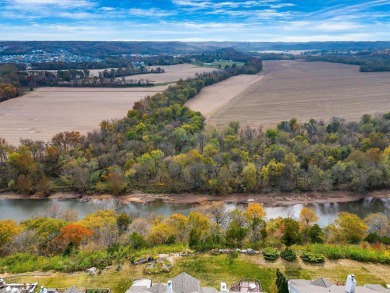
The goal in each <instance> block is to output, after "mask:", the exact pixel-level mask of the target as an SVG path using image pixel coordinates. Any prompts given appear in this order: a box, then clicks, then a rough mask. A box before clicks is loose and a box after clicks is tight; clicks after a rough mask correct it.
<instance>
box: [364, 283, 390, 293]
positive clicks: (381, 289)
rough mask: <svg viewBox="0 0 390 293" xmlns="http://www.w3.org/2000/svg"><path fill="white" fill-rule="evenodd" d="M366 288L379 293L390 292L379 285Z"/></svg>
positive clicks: (368, 285) (369, 285)
mask: <svg viewBox="0 0 390 293" xmlns="http://www.w3.org/2000/svg"><path fill="white" fill-rule="evenodd" d="M364 286H365V287H367V288H368V289H371V290H374V291H377V292H390V290H389V289H386V288H385V287H383V286H381V285H378V284H366V285H364Z"/></svg>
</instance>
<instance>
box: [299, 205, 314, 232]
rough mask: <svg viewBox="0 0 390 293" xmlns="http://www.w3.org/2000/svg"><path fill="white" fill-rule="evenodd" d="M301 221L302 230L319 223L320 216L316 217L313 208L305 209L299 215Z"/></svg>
mask: <svg viewBox="0 0 390 293" xmlns="http://www.w3.org/2000/svg"><path fill="white" fill-rule="evenodd" d="M299 219H300V222H301V226H302V228H305V227H308V226H311V225H312V224H314V223H316V222H317V221H318V216H317V215H316V212H315V210H314V209H312V208H307V207H304V208H303V209H302V210H301V213H300V214H299Z"/></svg>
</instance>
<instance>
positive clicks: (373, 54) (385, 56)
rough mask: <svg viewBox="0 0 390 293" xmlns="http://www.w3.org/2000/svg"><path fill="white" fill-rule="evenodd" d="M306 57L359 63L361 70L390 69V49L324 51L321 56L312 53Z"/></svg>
mask: <svg viewBox="0 0 390 293" xmlns="http://www.w3.org/2000/svg"><path fill="white" fill-rule="evenodd" d="M310 54H311V53H310V52H309V53H308V56H305V57H304V60H305V61H308V62H313V61H324V62H335V63H344V64H352V65H359V66H360V72H383V71H390V51H389V50H388V49H387V50H374V51H371V50H367V51H360V52H357V53H353V54H352V53H349V54H337V53H332V52H324V53H323V54H322V55H321V56H317V55H314V56H313V55H310Z"/></svg>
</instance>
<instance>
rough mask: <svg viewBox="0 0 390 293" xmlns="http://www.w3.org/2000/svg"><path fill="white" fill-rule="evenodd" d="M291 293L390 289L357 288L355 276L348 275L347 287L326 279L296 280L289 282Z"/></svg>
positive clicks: (382, 292) (383, 291) (356, 292)
mask: <svg viewBox="0 0 390 293" xmlns="http://www.w3.org/2000/svg"><path fill="white" fill-rule="evenodd" d="M288 290H289V292H290V293H312V292H315V293H325V292H326V293H379V292H380V293H390V290H389V289H386V288H384V287H383V286H381V285H378V284H366V285H363V286H357V282H356V279H355V276H354V275H352V274H351V275H348V276H347V280H346V282H345V285H337V284H334V283H332V282H331V281H329V280H327V279H325V278H319V279H317V280H314V281H308V280H302V279H295V280H289V282H288Z"/></svg>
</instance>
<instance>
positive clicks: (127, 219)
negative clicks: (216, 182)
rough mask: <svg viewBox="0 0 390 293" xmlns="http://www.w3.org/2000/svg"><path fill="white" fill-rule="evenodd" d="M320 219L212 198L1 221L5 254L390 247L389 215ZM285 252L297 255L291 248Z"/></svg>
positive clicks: (305, 212) (54, 210) (51, 211)
mask: <svg viewBox="0 0 390 293" xmlns="http://www.w3.org/2000/svg"><path fill="white" fill-rule="evenodd" d="M317 220H318V217H317V215H316V213H315V211H314V210H313V209H310V208H303V209H302V211H301V213H300V216H299V218H298V219H294V218H276V219H270V220H267V219H266V213H265V211H264V209H263V207H262V206H261V205H260V204H258V203H250V204H249V205H248V206H247V207H246V208H235V209H233V210H230V211H228V210H226V207H225V205H224V203H223V202H213V203H208V204H206V205H200V206H198V207H197V208H195V209H194V210H192V211H191V212H190V213H189V215H188V216H185V215H183V214H172V215H170V216H168V217H163V216H161V215H158V214H149V215H148V216H147V217H135V218H132V217H131V216H129V215H128V214H125V213H121V214H117V213H116V212H115V211H113V210H98V211H96V212H94V213H92V214H89V215H88V216H86V217H85V218H84V219H81V220H79V219H78V217H77V214H76V213H75V212H74V211H72V210H63V209H61V208H60V207H59V206H58V205H52V206H50V207H49V208H48V209H47V212H46V214H45V215H44V216H43V217H40V218H32V219H28V220H25V221H22V222H21V223H17V222H15V221H12V220H0V232H1V233H0V255H1V256H5V255H11V254H15V253H31V254H36V255H46V256H50V255H58V254H65V255H68V254H69V253H71V252H72V251H74V250H79V249H81V250H91V251H99V250H105V249H113V248H115V247H116V248H118V245H120V246H122V247H127V248H128V249H131V250H139V249H142V248H148V247H154V246H158V245H169V244H177V243H182V244H184V245H185V246H187V247H188V246H189V247H190V248H192V249H194V250H197V251H209V250H211V249H214V248H249V247H250V248H253V249H262V250H263V251H264V252H265V253H267V251H268V252H269V253H270V255H271V252H273V251H275V252H276V253H277V251H278V250H275V248H277V249H281V248H284V247H290V246H292V245H302V244H323V243H327V244H337V245H340V244H343V245H348V244H360V243H361V242H363V241H366V242H365V243H366V244H365V245H373V246H375V247H376V249H380V248H383V249H385V248H386V245H389V244H390V219H389V217H388V216H386V215H384V214H381V213H377V214H370V215H369V216H368V217H367V218H365V219H364V220H362V219H360V218H359V217H357V216H356V215H354V214H349V213H345V212H342V213H340V214H339V217H338V218H337V219H336V220H335V222H334V223H333V224H330V225H329V226H326V227H324V228H321V227H320V226H319V225H318V224H317ZM373 237H376V238H377V239H375V240H373ZM367 241H368V242H367ZM381 242H382V243H381ZM286 251H287V253H289V254H293V252H292V251H291V250H289V249H286V250H285V252H286ZM277 257H279V254H278V253H277V254H276V258H277ZM284 257H285V258H286V259H288V258H287V257H286V256H284ZM289 260H290V261H292V260H295V258H293V259H289Z"/></svg>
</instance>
